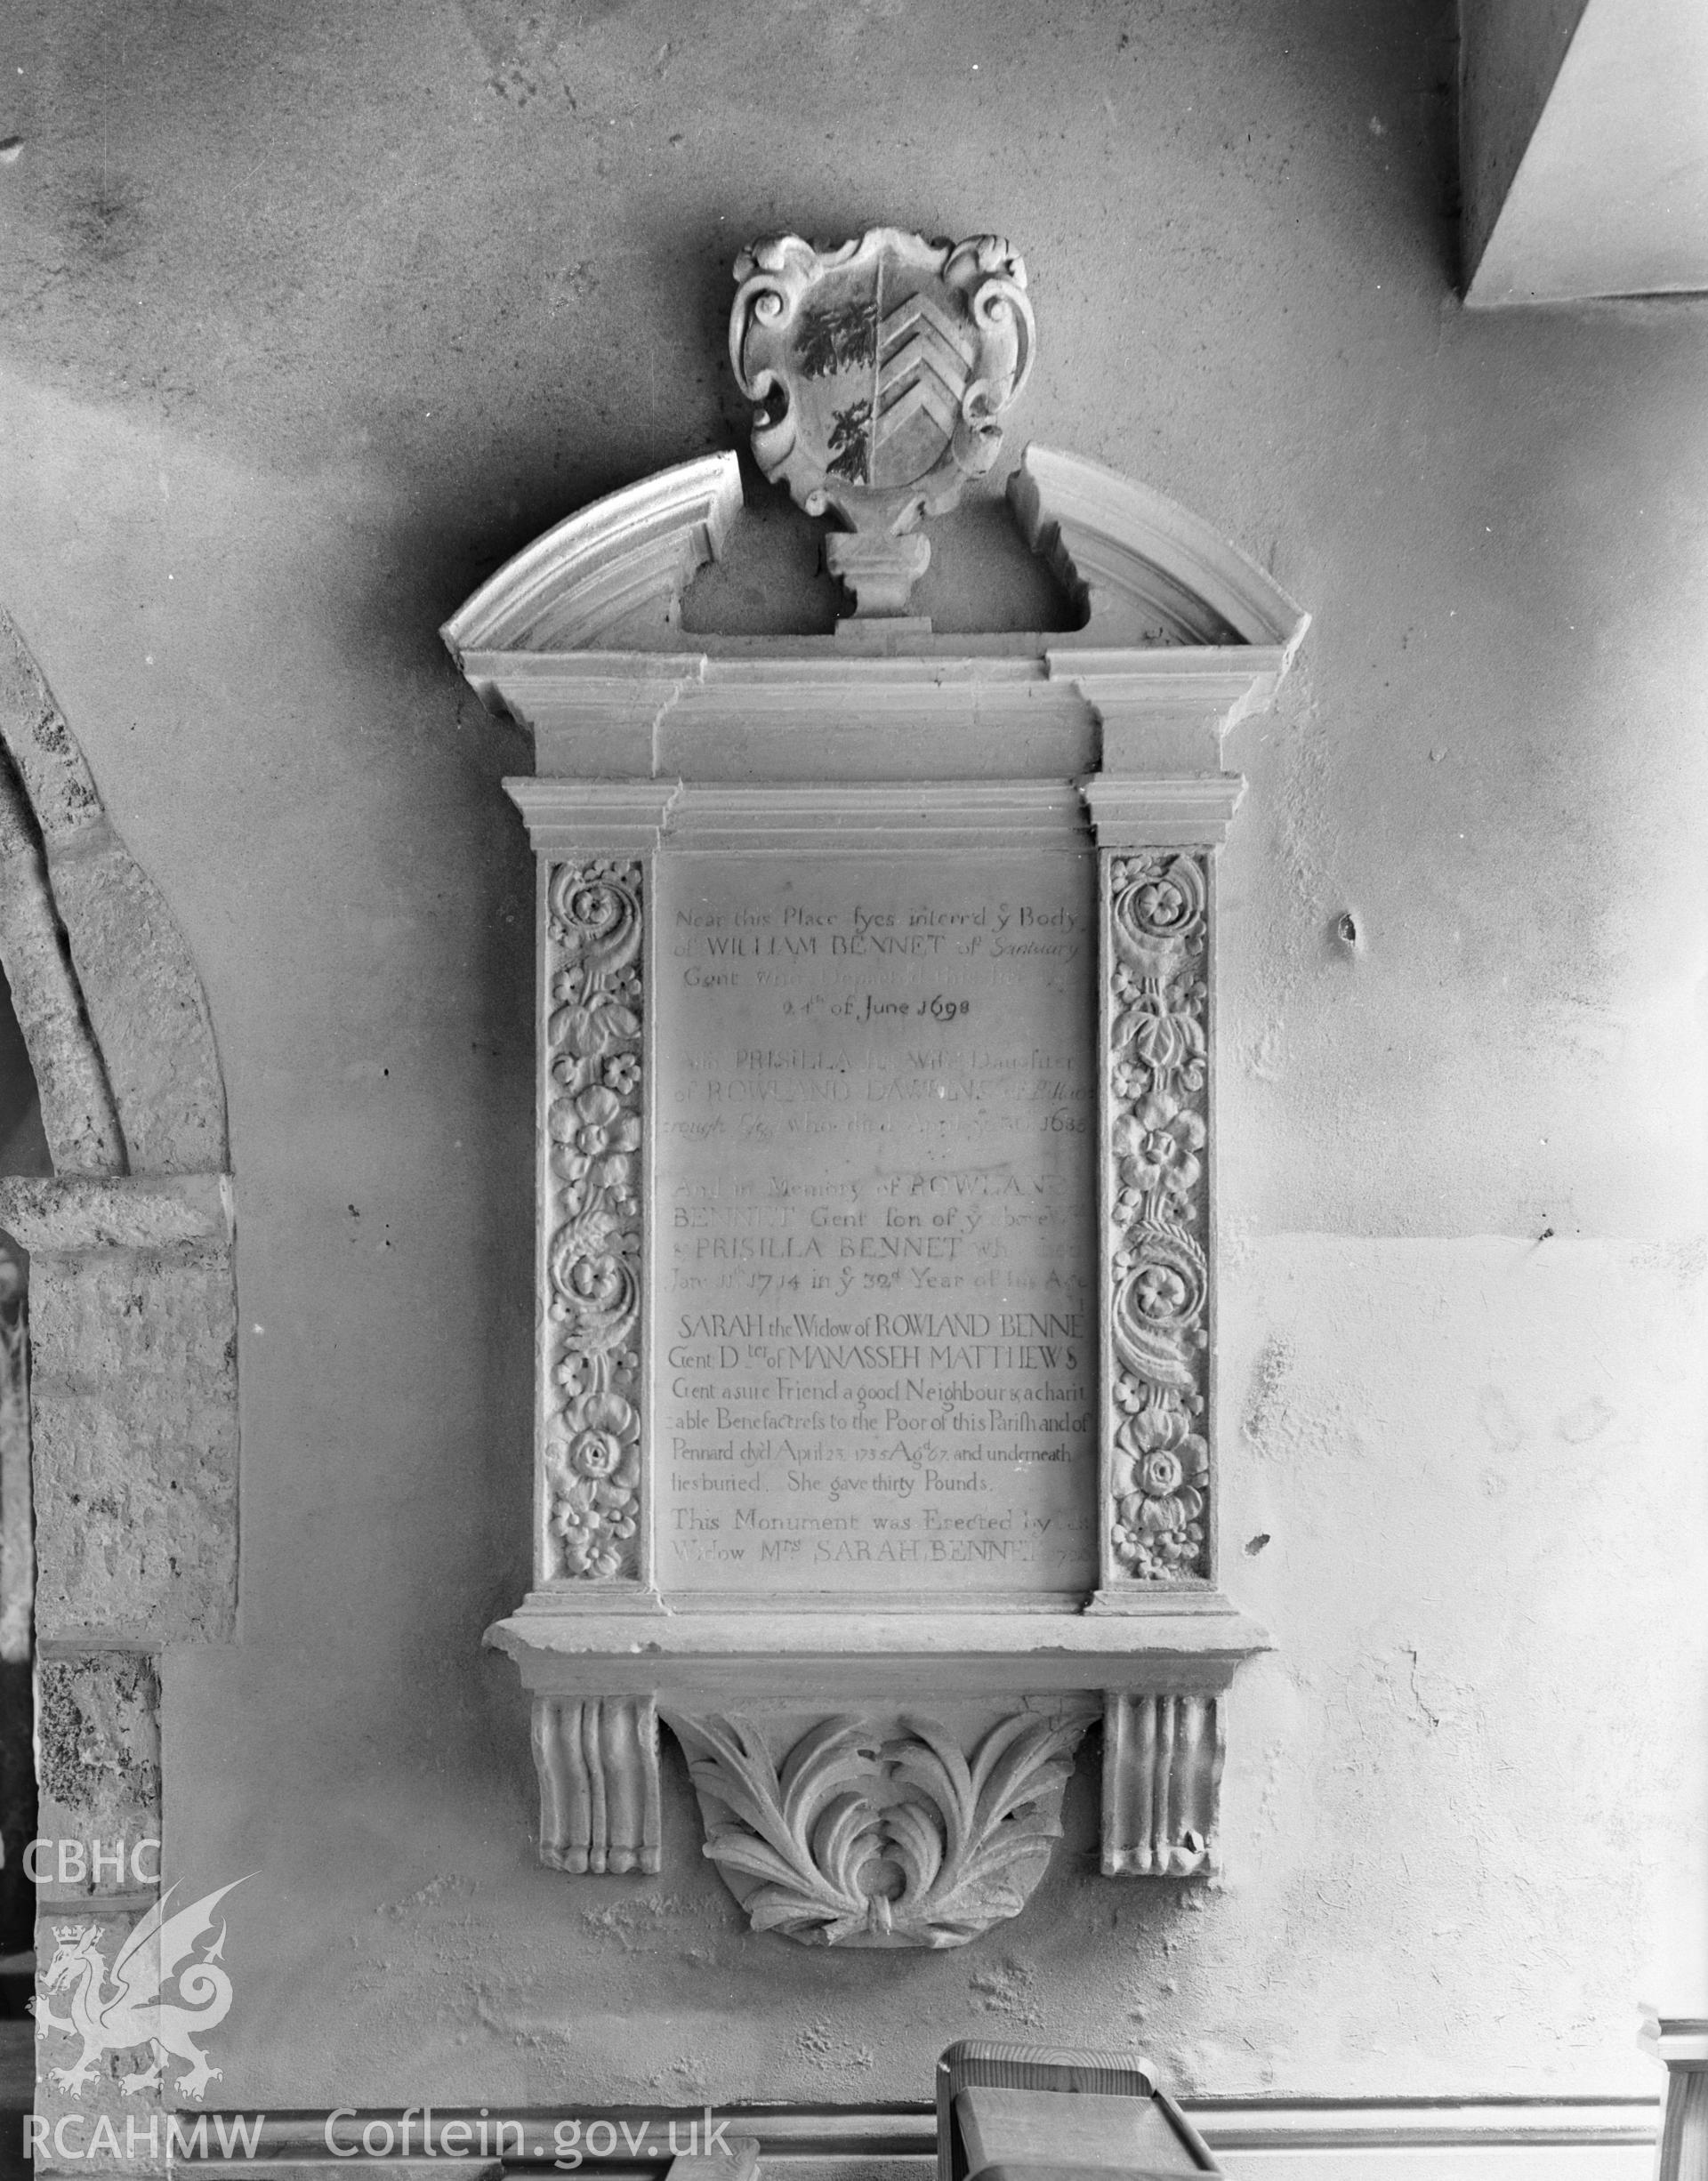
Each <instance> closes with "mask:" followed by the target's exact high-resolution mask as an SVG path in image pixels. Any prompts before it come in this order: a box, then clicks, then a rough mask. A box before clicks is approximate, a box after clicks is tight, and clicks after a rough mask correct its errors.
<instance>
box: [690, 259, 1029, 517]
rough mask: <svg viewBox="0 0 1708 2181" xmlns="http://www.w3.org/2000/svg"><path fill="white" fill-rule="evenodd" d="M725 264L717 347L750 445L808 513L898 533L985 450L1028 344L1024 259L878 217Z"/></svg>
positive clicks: (991, 445) (1019, 378)
mask: <svg viewBox="0 0 1708 2181" xmlns="http://www.w3.org/2000/svg"><path fill="white" fill-rule="evenodd" d="M736 273H737V280H738V281H739V282H740V284H741V285H740V289H739V292H738V294H737V298H736V308H735V312H734V316H733V318H732V319H731V322H730V353H731V357H732V358H733V361H734V363H735V366H736V374H737V378H738V379H739V380H740V381H741V383H742V386H743V388H744V390H745V391H746V392H747V393H748V394H749V395H750V396H751V397H752V398H753V400H754V402H755V404H756V414H755V420H754V429H753V447H754V451H755V453H756V454H757V455H758V456H759V459H760V463H761V467H762V468H763V469H764V470H765V471H766V474H767V475H768V476H770V477H782V478H784V479H786V480H787V482H788V484H789V487H790V489H791V490H792V491H793V493H794V497H795V498H796V500H797V501H799V502H800V503H802V505H803V506H805V507H806V508H807V509H808V510H809V511H810V512H812V513H818V512H821V511H823V510H824V509H825V508H826V507H832V508H834V509H835V510H836V511H838V512H839V513H840V514H842V516H843V518H844V519H846V520H847V521H849V522H850V523H851V524H852V525H853V526H854V527H856V528H858V529H866V528H883V529H888V530H890V531H905V530H906V529H908V528H910V527H912V526H913V524H914V523H915V522H917V521H918V519H919V517H920V516H921V515H922V514H924V513H930V514H936V513H939V512H941V511H943V510H944V509H945V508H947V507H949V506H952V505H953V504H954V502H955V499H956V498H958V497H959V495H960V492H961V489H962V487H963V485H964V484H965V482H966V480H967V479H968V478H969V477H973V476H977V475H979V474H980V473H981V472H982V471H985V470H987V469H988V468H989V467H990V465H991V463H993V462H994V461H995V457H996V453H997V450H998V447H1000V444H1001V422H1000V420H1001V416H1002V413H1003V410H1004V409H1005V408H1006V407H1007V406H1008V405H1009V404H1010V402H1011V401H1012V399H1013V398H1014V397H1015V395H1016V394H1018V392H1019V389H1020V385H1021V383H1022V382H1023V381H1024V379H1025V377H1026V374H1027V370H1028V369H1029V367H1030V364H1031V359H1032V348H1033V341H1034V328H1033V321H1032V312H1031V308H1030V306H1029V304H1028V302H1027V296H1026V269H1025V267H1024V266H1023V265H1022V264H1021V262H1020V260H1019V257H1018V256H1017V255H1016V254H1015V253H1014V252H1013V251H1012V250H1011V249H1010V248H1009V246H1008V245H1007V244H1006V243H1005V242H1003V240H1002V239H1001V238H1000V237H996V236H990V235H985V236H978V237H974V238H973V239H971V241H968V242H963V243H954V244H952V243H944V242H927V241H925V240H924V239H923V237H921V236H918V235H907V234H904V233H902V232H901V231H900V230H899V229H895V228H878V229H874V230H873V231H872V232H871V233H869V234H866V235H863V236H861V237H860V238H859V239H858V241H857V242H850V243H846V244H844V245H842V247H841V248H840V249H836V250H831V251H819V250H817V249H815V248H814V247H813V246H812V245H811V244H810V243H807V242H803V241H802V239H801V237H799V236H793V235H790V236H782V237H776V238H774V239H773V240H771V241H769V242H763V243H756V244H754V245H753V247H752V248H751V249H750V250H747V251H745V252H744V253H743V254H742V257H741V259H740V261H739V262H737V268H736Z"/></svg>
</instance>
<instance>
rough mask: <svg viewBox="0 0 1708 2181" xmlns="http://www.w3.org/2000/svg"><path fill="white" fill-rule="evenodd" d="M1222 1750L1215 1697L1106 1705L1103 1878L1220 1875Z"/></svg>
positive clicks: (1112, 1700)
mask: <svg viewBox="0 0 1708 2181" xmlns="http://www.w3.org/2000/svg"><path fill="white" fill-rule="evenodd" d="M1223 1746H1224V1745H1223V1738H1222V1719H1221V1702H1220V1700H1219V1699H1218V1698H1216V1697H1214V1696H1201V1695H1176V1696H1156V1695H1151V1696H1131V1695H1123V1694H1116V1693H1114V1692H1111V1693H1110V1694H1108V1696H1106V1697H1105V1699H1104V1702H1103V1875H1104V1877H1105V1878H1195V1877H1207V1876H1208V1875H1209V1874H1210V1873H1211V1872H1212V1871H1213V1870H1214V1869H1215V1867H1216V1823H1217V1817H1218V1814H1219V1809H1220V1805H1221V1764H1222V1755H1223Z"/></svg>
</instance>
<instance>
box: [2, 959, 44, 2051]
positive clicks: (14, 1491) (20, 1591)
mask: <svg viewBox="0 0 1708 2181" xmlns="http://www.w3.org/2000/svg"><path fill="white" fill-rule="evenodd" d="M52 1171H53V1162H52V1158H51V1157H50V1156H49V1154H48V1148H47V1137H46V1134H45V1132H44V1130H43V1127H42V1101H41V1094H40V1092H39V1091H37V1089H36V1077H35V1074H34V1071H33V1070H32V1069H31V1067H30V1065H29V1055H28V1051H27V1050H25V1046H24V1034H23V1032H22V1031H21V1030H20V1028H19V1026H18V1016H17V1011H16V1010H15V1009H14V1008H13V1006H12V987H11V986H9V985H8V984H7V982H6V980H5V975H4V971H0V1174H31V1175H42V1176H45V1175H49V1174H51V1173H52ZM27 1279H28V1258H27V1257H26V1255H25V1253H24V1251H22V1250H21V1249H20V1248H19V1246H18V1244H17V1243H15V1242H13V1241H12V1237H11V1236H10V1235H6V1234H4V1232H0V1539H4V1545H0V1843H3V1844H4V1862H0V1957H3V1956H8V1955H13V1954H27V1953H28V1952H29V1949H30V1948H31V1947H32V1946H33V1944H35V1927H36V1888H35V1886H34V1885H33V1883H32V1882H31V1880H30V1879H29V1878H28V1876H27V1874H26V1872H25V1870H24V1850H25V1848H26V1847H28V1844H29V1842H30V1841H31V1840H32V1839H34V1838H35V1835H36V1758H35V1750H34V1746H33V1742H34V1737H33V1733H32V1728H33V1725H34V1702H33V1698H32V1694H31V1688H30V1679H31V1662H30V1648H31V1643H30V1638H31V1619H30V1609H29V1595H28V1562H29V1558H30V1556H31V1554H32V1552H33V1541H32V1539H31V1535H30V1519H29V1499H28V1475H29V1419H28V1391H27V1387H28V1381H27V1379H26V1377H25V1372H24V1342H25V1330H24V1327H25V1283H26V1281H27ZM14 1533H16V1534H14ZM25 1982H27V1979H24V1978H22V1977H13V1976H9V1975H8V1974H7V1972H6V1968H5V1966H4V1961H0V2014H4V2016H7V2017H11V2016H13V2015H21V2013H22V2000H23V1998H24V1997H25V1996H26V1995H25V1993H24V1992H23V1991H22V1989H21V1988H20V1990H19V1991H17V1992H14V1991H13V1988H12V1987H13V1985H14V1984H19V1985H20V1987H21V1985H22V1984H24V1983H25Z"/></svg>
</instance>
